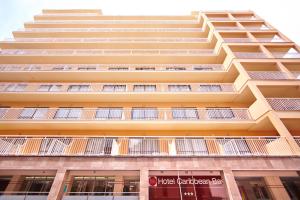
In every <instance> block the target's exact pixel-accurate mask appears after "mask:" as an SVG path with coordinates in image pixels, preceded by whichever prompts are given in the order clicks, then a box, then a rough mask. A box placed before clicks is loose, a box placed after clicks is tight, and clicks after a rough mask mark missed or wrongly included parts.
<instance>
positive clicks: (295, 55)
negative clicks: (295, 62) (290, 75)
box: [272, 52, 300, 58]
mask: <svg viewBox="0 0 300 200" xmlns="http://www.w3.org/2000/svg"><path fill="white" fill-rule="evenodd" d="M272 55H273V56H274V57H275V58H300V53H297V52H295V53H285V52H272Z"/></svg>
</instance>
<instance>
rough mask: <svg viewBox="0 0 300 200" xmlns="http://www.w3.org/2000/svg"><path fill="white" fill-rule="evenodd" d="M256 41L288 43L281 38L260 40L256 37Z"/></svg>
mask: <svg viewBox="0 0 300 200" xmlns="http://www.w3.org/2000/svg"><path fill="white" fill-rule="evenodd" d="M256 40H258V41H259V42H286V41H285V40H283V39H281V38H272V37H270V38H259V37H256Z"/></svg>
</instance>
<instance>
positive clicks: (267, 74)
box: [248, 71, 290, 80]
mask: <svg viewBox="0 0 300 200" xmlns="http://www.w3.org/2000/svg"><path fill="white" fill-rule="evenodd" d="M248 74H249V76H250V77H251V78H252V79H257V80H285V79H290V78H289V76H288V75H287V73H285V72H280V71H248Z"/></svg>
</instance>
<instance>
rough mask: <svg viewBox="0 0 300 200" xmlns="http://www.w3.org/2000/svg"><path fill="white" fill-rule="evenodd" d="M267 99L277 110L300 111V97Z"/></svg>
mask: <svg viewBox="0 0 300 200" xmlns="http://www.w3.org/2000/svg"><path fill="white" fill-rule="evenodd" d="M267 101H268V102H269V104H270V106H271V107H272V108H273V109H274V110H277V111H300V98H267Z"/></svg>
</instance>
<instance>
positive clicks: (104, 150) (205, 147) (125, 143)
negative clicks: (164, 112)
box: [0, 136, 293, 157]
mask: <svg viewBox="0 0 300 200" xmlns="http://www.w3.org/2000/svg"><path fill="white" fill-rule="evenodd" d="M292 155H293V151H292V149H291V148H290V146H289V145H288V142H287V140H286V139H285V138H284V137H276V136H274V137H176V138H171V137H164V138H159V137H73V138H72V137H43V138H38V137H1V138H0V156H84V157H86V156H150V157H151V156H292Z"/></svg>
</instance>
